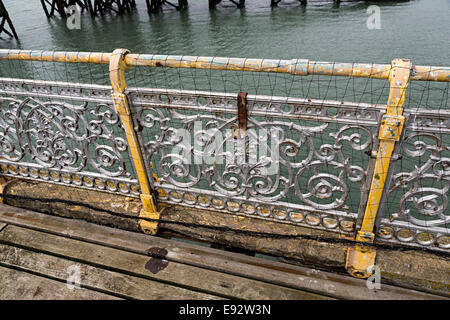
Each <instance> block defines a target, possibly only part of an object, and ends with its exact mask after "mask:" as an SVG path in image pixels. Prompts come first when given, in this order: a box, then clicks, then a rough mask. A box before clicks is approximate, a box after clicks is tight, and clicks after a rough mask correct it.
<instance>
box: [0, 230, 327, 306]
mask: <svg viewBox="0 0 450 320" xmlns="http://www.w3.org/2000/svg"><path fill="white" fill-rule="evenodd" d="M0 242H2V243H5V244H9V245H13V246H20V247H23V248H26V249H33V250H38V251H40V252H43V253H46V254H49V255H55V256H59V257H63V258H70V259H73V260H76V261H78V262H81V263H85V264H89V265H94V266H96V267H100V268H104V269H108V270H111V271H116V272H123V273H128V274H131V275H133V276H137V277H142V278H145V279H153V280H158V281H163V282H165V283H169V284H173V285H176V286H182V287H187V288H191V289H193V290H194V289H195V290H198V291H201V292H204V293H208V294H213V295H218V296H222V297H225V298H237V299H250V300H255V299H256V300H258V299H259V300H261V299H326V297H323V296H320V295H317V294H313V293H308V292H304V291H300V290H295V289H291V288H284V287H281V286H277V285H274V284H269V283H265V282H261V281H255V280H251V279H246V278H243V277H238V276H234V275H229V274H225V273H220V272H216V271H212V270H207V269H203V268H198V267H194V266H190V265H185V264H180V263H176V262H171V261H170V262H169V261H167V260H165V259H164V258H163V256H164V249H163V248H159V247H154V248H151V249H150V248H149V249H150V250H153V251H154V252H155V253H156V252H158V251H159V254H160V255H162V257H161V259H159V258H155V257H149V256H146V255H143V254H137V253H132V252H128V251H123V250H118V249H114V248H109V247H105V246H101V245H97V244H92V243H87V242H83V241H79V240H74V239H69V238H64V237H60V236H56V235H52V234H48V233H44V232H40V231H35V230H31V229H25V228H21V227H17V226H12V225H8V226H6V228H5V229H4V230H3V232H2V233H0ZM205 279H207V281H205Z"/></svg>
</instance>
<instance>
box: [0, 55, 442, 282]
mask: <svg viewBox="0 0 450 320" xmlns="http://www.w3.org/2000/svg"><path fill="white" fill-rule="evenodd" d="M4 60H8V61H17V60H24V61H47V62H62V63H85V64H104V65H109V80H110V85H101V84H92V83H91V84H83V83H79V82H70V81H64V82H61V81H47V80H36V79H34V80H30V79H22V78H20V77H17V76H16V75H15V74H13V73H10V76H9V77H4V76H3V77H2V78H0V105H1V109H0V113H1V116H0V149H1V150H0V167H1V169H2V173H3V174H4V175H6V176H12V177H21V178H25V179H33V180H39V181H47V182H51V183H58V184H64V185H68V186H72V187H78V188H87V189H95V190H100V191H105V192H111V193H117V194H122V195H129V196H133V197H139V198H140V199H141V200H142V203H143V209H142V211H141V215H140V217H141V218H142V220H141V227H142V229H143V230H144V232H147V233H151V234H154V233H156V232H157V229H158V219H159V217H160V215H159V213H158V209H157V208H158V203H160V202H166V203H173V204H179V205H184V206H187V207H195V208H201V209H208V210H212V211H221V212H227V213H231V214H236V215H248V216H252V217H255V218H259V219H266V220H273V221H279V222H281V223H290V224H299V225H302V226H306V227H310V228H316V229H323V230H328V231H331V232H337V233H339V234H341V235H342V236H344V237H348V238H351V239H353V240H354V241H355V246H354V248H353V249H350V250H349V252H348V256H347V269H348V270H349V272H350V273H352V274H353V275H355V276H358V277H367V276H368V275H369V274H370V272H368V271H367V270H368V268H369V267H370V266H372V265H373V264H374V261H375V254H376V251H375V247H374V246H372V245H371V244H372V243H374V242H375V243H378V242H380V243H391V244H393V245H405V246H412V247H417V248H423V249H429V250H437V251H444V252H449V250H450V231H449V227H448V226H449V223H450V208H449V206H448V194H449V192H448V191H449V188H450V146H449V143H450V108H449V107H450V105H449V100H448V96H449V87H448V84H446V87H443V88H441V89H439V90H438V91H437V93H439V96H435V97H434V100H433V103H428V100H429V99H428V97H427V98H424V95H425V94H428V95H430V91H429V90H428V91H427V90H426V85H425V86H424V85H421V90H420V92H419V95H420V98H417V97H414V96H413V97H411V96H409V97H408V96H407V92H408V91H407V90H408V87H411V86H412V85H413V84H414V83H415V82H416V81H417V82H418V83H419V82H420V83H424V84H428V83H430V82H441V83H448V82H450V68H446V67H427V66H413V65H412V63H411V61H409V60H402V59H396V60H394V61H392V63H391V64H356V63H329V62H314V61H309V60H306V59H293V60H270V59H240V58H218V57H190V56H163V55H146V54H132V53H130V52H128V51H127V50H123V49H118V50H115V51H114V52H113V53H83V52H50V51H26V50H0V66H1V64H2V63H3V64H5V61H4ZM138 66H141V67H146V68H153V69H156V68H163V69H164V68H177V69H180V68H188V69H204V70H209V71H211V70H225V71H233V72H243V73H245V72H253V73H260V72H261V73H285V74H290V75H293V76H305V77H306V76H327V77H329V78H330V79H334V78H335V77H339V76H340V77H347V78H366V79H382V80H384V81H385V83H386V84H387V90H388V98H387V100H386V101H385V102H382V103H366V102H361V101H359V102H352V101H342V100H329V99H315V98H311V97H309V96H303V97H290V96H275V95H266V94H253V93H248V92H245V91H237V92H234V93H231V92H229V91H227V92H220V90H214V89H213V88H211V90H187V89H173V88H170V89H169V88H159V87H139V86H130V87H128V86H127V84H126V81H125V80H126V79H125V72H126V70H128V69H129V68H131V67H138ZM0 70H1V69H0ZM3 70H6V69H3ZM149 76H150V77H152V76H153V77H156V76H157V75H149ZM193 80H194V81H195V79H193ZM197 80H199V81H200V80H201V79H197ZM327 81H328V80H327ZM330 81H331V80H330ZM369 81H371V80H369ZM318 83H320V82H318ZM325 84H326V83H325ZM366 86H367V84H366ZM437 93H436V95H437ZM416 96H417V94H416Z"/></svg>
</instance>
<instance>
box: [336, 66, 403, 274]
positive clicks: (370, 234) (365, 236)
mask: <svg viewBox="0 0 450 320" xmlns="http://www.w3.org/2000/svg"><path fill="white" fill-rule="evenodd" d="M391 66H392V70H391V72H390V74H389V84H390V90H389V99H388V103H387V106H386V113H385V114H384V115H383V116H382V117H381V122H380V130H379V133H378V139H379V140H380V143H379V145H378V151H377V152H376V160H375V168H374V171H373V176H372V181H371V184H370V190H369V195H368V198H367V204H366V208H365V210H364V216H363V220H362V223H361V228H360V230H358V231H357V232H356V234H355V241H357V242H358V243H356V244H355V245H354V247H351V248H349V249H348V251H347V257H346V263H345V268H346V269H347V271H348V272H349V273H350V274H351V275H353V276H355V277H358V278H368V277H369V276H370V274H369V273H368V270H369V268H370V267H372V266H373V265H374V264H375V258H376V250H375V249H374V248H372V247H369V246H367V245H364V244H361V243H364V242H366V243H372V242H373V241H374V240H375V233H374V228H375V221H376V218H377V214H378V211H379V209H380V202H381V199H382V195H383V192H384V190H385V188H386V178H387V176H388V172H389V166H390V164H391V162H392V161H393V160H394V159H393V156H392V155H393V151H394V147H395V143H396V142H397V141H400V138H401V135H402V132H403V127H404V123H405V117H404V116H403V107H404V103H405V97H406V89H407V88H408V83H409V76H410V70H411V62H410V61H409V60H404V59H396V60H393V61H392V64H391Z"/></svg>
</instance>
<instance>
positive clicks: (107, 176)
mask: <svg viewBox="0 0 450 320" xmlns="http://www.w3.org/2000/svg"><path fill="white" fill-rule="evenodd" d="M107 93H109V96H110V93H111V89H110V88H108V87H101V86H95V87H89V86H85V85H79V84H69V83H65V84H63V85H58V84H56V83H51V82H48V83H47V82H44V81H39V82H37V81H36V82H35V81H27V80H25V81H17V80H15V79H14V80H11V81H8V80H7V79H0V105H1V109H0V114H1V116H0V155H1V159H0V163H1V164H2V166H1V167H2V170H3V173H4V174H7V175H11V176H22V177H26V178H30V179H36V180H44V181H52V182H55V183H61V184H68V185H72V186H78V187H84V188H93V189H100V190H105V191H109V192H116V193H121V194H129V195H134V196H137V195H139V187H138V186H137V180H136V179H135V177H134V175H133V171H132V170H131V168H132V167H131V166H132V165H131V163H130V162H129V159H128V154H127V150H128V146H127V142H126V140H125V139H124V138H123V136H124V134H123V132H122V128H121V127H120V120H119V118H118V116H117V115H116V113H115V111H114V109H113V107H112V103H111V100H110V98H109V99H108V98H107V97H108V96H107V95H106V94H107Z"/></svg>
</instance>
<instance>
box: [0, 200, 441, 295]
mask: <svg viewBox="0 0 450 320" xmlns="http://www.w3.org/2000/svg"><path fill="white" fill-rule="evenodd" d="M71 270H72V271H73V270H77V271H79V275H80V277H79V279H80V280H79V283H78V282H77V281H75V282H74V285H79V286H80V288H75V289H73V288H72V289H71V288H69V286H68V284H67V280H68V278H69V279H72V280H73V281H74V280H75V279H76V278H74V277H73V276H72V277H69V276H70V275H71ZM0 288H1V290H0V299H187V300H191V299H245V300H247V299H250V300H254V299H258V300H263V299H273V300H279V299H336V298H337V299H436V298H439V297H437V296H433V295H430V294H426V293H422V292H418V291H412V290H408V289H404V288H398V287H393V286H389V285H383V286H382V290H369V289H367V287H366V283H365V281H363V280H359V279H354V278H351V277H349V276H345V275H339V274H334V273H327V272H323V271H317V270H314V269H310V268H305V267H301V266H295V265H290V264H286V263H281V262H277V261H272V260H269V259H263V258H255V257H251V256H247V255H242V254H238V253H232V252H228V251H222V250H217V249H212V248H209V247H206V246H200V245H194V244H190V243H186V242H181V241H177V240H171V239H164V238H159V237H152V236H147V235H143V234H138V233H133V232H128V231H122V230H118V229H113V228H108V227H104V226H99V225H96V224H92V223H87V222H84V221H80V220H74V219H66V218H60V217H55V216H50V215H45V214H40V213H36V212H32V211H27V210H23V209H19V208H15V207H11V206H7V205H4V204H0Z"/></svg>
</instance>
